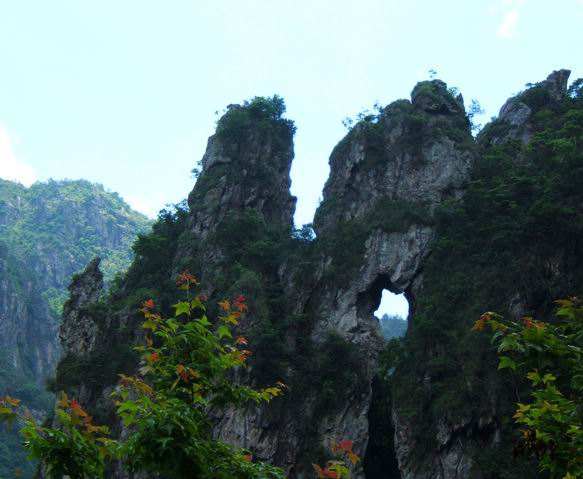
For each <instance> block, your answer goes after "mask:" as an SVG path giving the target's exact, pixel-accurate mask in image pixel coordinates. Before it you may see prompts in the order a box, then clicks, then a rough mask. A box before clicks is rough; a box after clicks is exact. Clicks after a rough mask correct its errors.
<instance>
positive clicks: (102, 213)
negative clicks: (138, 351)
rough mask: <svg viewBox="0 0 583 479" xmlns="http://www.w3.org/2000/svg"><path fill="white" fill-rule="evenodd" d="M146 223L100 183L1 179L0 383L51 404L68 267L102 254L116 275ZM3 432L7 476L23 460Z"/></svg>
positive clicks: (1, 457)
mask: <svg viewBox="0 0 583 479" xmlns="http://www.w3.org/2000/svg"><path fill="white" fill-rule="evenodd" d="M149 223H150V222H149V221H148V220H147V218H146V217H144V216H143V215H141V214H140V213H137V212H135V211H133V210H132V209H131V208H130V207H129V206H128V205H127V204H126V203H125V202H124V201H123V200H122V199H121V198H120V197H119V196H118V195H117V194H116V193H111V192H108V191H106V190H104V188H103V187H102V186H101V185H96V184H92V183H89V182H87V181H49V182H47V183H35V184H34V185H32V186H31V187H30V188H25V187H24V186H22V185H20V184H18V183H13V182H10V181H5V180H0V391H4V392H5V393H6V394H10V395H13V396H16V397H20V398H22V400H23V401H25V403H26V404H28V405H29V407H31V408H32V409H33V410H34V411H37V412H38V414H41V415H42V413H43V412H46V411H47V410H49V409H50V407H51V404H52V401H53V396H52V394H51V393H49V392H47V391H46V381H47V380H48V379H50V378H51V376H52V374H53V372H54V367H55V365H56V362H57V360H58V358H59V355H60V346H59V338H58V331H59V324H60V317H61V311H62V307H63V303H64V302H65V300H66V299H67V286H68V284H69V282H70V281H71V277H72V275H73V274H75V273H76V272H79V271H80V270H82V269H83V268H84V267H85V265H86V264H87V262H88V261H90V260H91V259H92V258H94V257H95V256H100V257H102V258H103V261H102V265H103V269H104V273H105V277H106V279H107V280H108V281H111V280H113V278H114V276H115V274H116V273H118V272H121V271H123V270H125V269H126V268H127V266H128V265H129V263H130V261H131V258H132V252H131V245H132V243H133V241H134V240H135V238H136V236H137V234H138V233H143V232H146V231H147V229H148V228H149ZM0 434H2V436H1V438H0V477H12V474H13V469H14V467H16V466H17V465H22V464H24V461H23V452H22V451H21V450H20V449H19V447H17V438H16V437H15V436H11V435H9V436H7V435H5V434H4V433H0ZM27 473H30V470H29V471H28V472H27Z"/></svg>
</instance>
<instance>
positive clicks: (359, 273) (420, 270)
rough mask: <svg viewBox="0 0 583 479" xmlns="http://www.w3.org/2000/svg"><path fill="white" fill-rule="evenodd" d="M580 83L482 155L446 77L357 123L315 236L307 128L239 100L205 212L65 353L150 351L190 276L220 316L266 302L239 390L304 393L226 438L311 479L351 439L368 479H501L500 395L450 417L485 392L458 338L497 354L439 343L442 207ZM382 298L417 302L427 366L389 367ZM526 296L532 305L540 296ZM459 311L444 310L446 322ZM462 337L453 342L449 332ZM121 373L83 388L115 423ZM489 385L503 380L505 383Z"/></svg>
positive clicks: (547, 84) (168, 236)
mask: <svg viewBox="0 0 583 479" xmlns="http://www.w3.org/2000/svg"><path fill="white" fill-rule="evenodd" d="M567 78H568V73H567V72H565V71H560V72H555V73H553V74H552V75H551V76H550V77H549V78H548V79H547V80H546V81H544V82H542V83H540V84H537V85H535V86H533V87H532V88H530V89H528V90H527V91H526V92H524V93H523V94H521V95H519V96H517V97H516V98H515V99H512V100H510V101H509V103H507V104H506V105H505V106H504V107H503V109H502V111H501V113H500V117H499V119H498V120H497V121H496V122H494V123H492V124H491V125H489V126H488V127H486V128H485V129H484V132H483V133H482V134H481V135H480V138H479V141H477V142H476V141H475V140H474V139H473V138H472V136H471V134H470V125H469V122H468V119H467V117H466V114H465V111H464V105H463V99H462V98H461V95H457V94H455V93H453V92H452V91H451V90H448V88H447V85H445V84H444V83H443V82H441V81H437V80H434V81H429V82H422V83H420V84H418V85H417V86H416V87H415V89H414V90H413V92H412V95H411V100H410V101H409V100H400V101H397V102H395V103H393V104H391V105H389V106H387V107H386V108H384V109H382V110H381V111H380V112H379V114H378V115H374V116H371V117H369V118H366V119H365V120H364V121H362V122H360V123H358V124H357V125H356V126H355V127H354V128H353V129H352V130H351V131H350V132H349V133H348V134H347V135H346V137H345V138H344V139H343V140H342V141H341V142H340V143H339V145H338V146H337V147H336V148H335V149H334V151H333V152H332V155H331V157H330V169H331V172H330V177H329V179H328V181H327V183H326V186H325V188H324V193H323V202H322V204H321V206H320V208H319V209H318V211H317V213H316V216H315V220H314V228H315V231H316V235H317V238H316V239H315V240H310V239H309V238H306V237H305V236H302V234H300V232H298V231H293V230H292V227H293V222H292V216H293V211H294V205H295V199H294V198H293V197H292V196H291V195H290V193H289V186H290V178H289V170H290V166H291V161H292V159H293V143H292V141H293V132H294V127H293V124H292V123H291V122H290V121H289V120H286V119H284V118H283V117H282V116H281V114H282V112H283V110H282V109H281V108H279V109H277V108H276V112H275V113H274V110H273V108H272V105H271V104H268V103H265V102H264V100H261V101H258V100H254V101H253V102H251V103H247V104H245V105H231V106H230V107H229V108H228V110H227V112H226V114H225V115H224V116H223V118H221V120H219V123H218V128H217V133H216V134H215V135H213V136H212V137H211V138H210V139H209V142H208V146H207V151H206V153H205V155H204V157H203V159H202V170H201V172H200V176H199V178H198V180H197V183H196V185H195V186H194V189H193V191H192V193H191V194H190V196H189V199H188V205H189V211H183V210H180V211H178V212H177V213H176V215H175V216H172V215H169V216H168V217H167V218H166V219H164V220H162V221H160V222H159V223H158V224H157V225H156V226H155V227H154V233H153V235H152V236H150V237H149V238H144V240H143V241H142V243H140V244H138V247H137V251H138V257H137V259H136V261H135V262H134V264H133V265H132V267H131V268H130V270H129V272H128V274H127V275H126V277H125V279H124V282H123V284H122V285H121V286H120V289H119V290H118V291H116V292H115V293H114V294H113V295H112V296H111V297H110V298H109V301H111V302H112V304H113V306H111V307H109V309H106V310H103V311H102V313H101V317H102V318H103V321H102V322H101V323H100V325H98V326H97V328H96V329H92V328H93V326H92V325H91V323H90V322H85V321H81V323H82V326H80V327H79V328H78V329H76V328H75V326H74V323H75V321H70V320H67V321H66V323H65V324H66V325H67V326H66V327H64V329H63V330H62V335H63V341H64V342H65V344H67V345H68V346H67V350H68V351H70V352H71V353H72V354H74V355H78V356H83V357H85V358H86V359H87V360H88V361H89V362H91V363H92V364H94V361H93V359H92V358H99V357H101V355H103V354H106V353H107V354H108V357H109V358H112V356H111V353H112V352H116V351H119V350H120V349H121V348H127V347H129V346H131V344H132V343H133V342H135V341H138V340H139V339H140V333H139V327H138V325H139V317H137V316H136V315H135V309H136V307H137V305H138V304H139V301H141V300H143V299H146V296H145V295H149V296H152V297H153V298H154V299H155V300H156V304H160V305H161V308H162V309H165V308H166V309H169V308H168V306H169V305H170V304H172V301H173V299H174V298H175V293H174V292H173V291H172V280H173V276H174V275H175V274H176V273H178V272H179V271H181V270H183V269H189V270H190V271H191V272H193V273H195V274H196V275H197V277H198V278H199V279H200V281H201V284H202V288H203V289H204V292H205V293H207V294H208V296H209V304H210V305H211V307H212V304H213V303H215V304H216V301H217V300H219V299H222V298H223V297H226V296H230V295H234V294H239V293H243V294H245V295H246V296H248V298H249V300H250V301H249V302H250V311H249V314H248V315H247V318H246V320H245V322H244V324H242V325H241V328H242V329H244V330H245V333H246V335H247V336H248V337H249V338H250V343H251V348H252V349H253V350H254V351H255V356H254V359H253V361H252V363H251V364H252V367H251V370H250V371H248V372H245V373H242V376H243V377H241V378H240V379H241V380H245V381H251V382H253V383H255V384H264V383H270V382H273V381H275V380H278V379H283V380H284V382H286V383H287V384H289V385H290V391H289V393H288V394H287V395H286V396H287V397H286V398H284V399H282V400H278V401H274V402H273V403H271V404H270V405H269V406H267V407H264V408H260V409H255V408H248V409H247V410H246V411H242V412H236V411H231V410H227V411H214V412H213V415H214V419H215V424H216V427H215V434H216V435H217V437H221V438H222V439H224V440H226V441H228V442H230V443H233V444H236V445H241V446H244V447H246V448H249V449H251V450H252V451H253V453H254V455H255V456H256V457H258V458H260V459H263V460H267V461H270V462H272V463H274V464H277V465H279V466H282V467H284V468H285V469H286V470H287V471H288V473H289V476H290V477H291V478H294V477H297V478H304V477H310V475H311V473H312V469H311V462H314V461H319V460H321V459H322V456H321V454H320V453H321V451H323V450H325V448H326V446H327V445H329V443H330V442H331V441H332V440H338V439H341V438H350V439H351V440H353V441H354V443H355V447H354V448H355V451H356V452H357V453H358V454H359V455H361V457H363V458H364V461H363V463H364V465H363V466H360V469H358V470H357V471H356V476H355V477H357V478H365V477H366V478H368V479H372V478H375V479H376V478H377V477H400V478H406V479H430V478H431V479H461V478H468V477H473V478H474V477H475V478H482V477H487V475H484V474H483V473H482V469H481V468H482V465H481V463H480V464H478V461H477V460H476V457H477V456H478V452H477V451H479V450H480V448H482V449H483V448H494V447H497V444H498V443H499V442H500V436H501V434H502V427H501V425H500V422H499V406H498V403H497V398H496V397H495V396H496V394H498V393H500V390H499V389H496V388H494V387H493V388H492V391H491V392H490V393H484V394H483V397H480V401H478V402H479V404H476V405H473V404H467V410H466V409H465V408H464V410H463V411H461V410H460V411H458V410H457V408H456V410H451V411H449V410H448V409H447V406H446V405H444V404H443V402H444V401H445V400H444V399H443V398H444V397H446V394H445V392H447V388H448V385H449V384H451V387H452V388H459V391H460V395H462V394H469V397H471V393H473V394H478V393H476V392H475V391H474V390H475V389H476V390H477V389H478V387H477V386H476V385H474V384H472V383H471V381H469V380H467V378H466V377H464V376H463V374H464V373H465V368H466V364H465V363H464V361H466V359H467V357H466V356H464V355H463V354H462V353H460V352H458V351H456V352H454V351H449V350H448V349H447V348H448V347H450V346H452V344H453V345H454V346H455V341H456V340H457V338H458V337H460V338H463V341H465V342H466V343H467V344H466V343H464V344H465V346H463V347H464V348H466V347H467V349H468V350H470V352H472V353H473V352H476V354H478V351H481V350H480V347H482V346H480V347H478V345H475V344H474V343H473V341H475V340H474V339H472V338H470V339H468V338H467V337H465V336H463V334H465V333H460V332H459V331H466V330H469V327H468V325H467V324H466V323H464V324H461V321H460V324H449V325H448V324H442V325H440V327H441V329H440V330H438V329H430V328H429V329H428V326H427V324H428V321H427V317H428V316H431V314H432V313H433V311H432V309H431V304H429V303H430V301H429V299H428V298H430V296H431V295H432V294H434V291H435V290H436V288H438V287H439V284H438V283H439V282H440V281H442V282H443V284H444V287H445V286H446V285H447V282H448V276H447V275H448V274H449V270H448V269H447V267H448V265H447V264H445V262H444V268H445V269H444V272H441V271H440V270H439V268H437V267H436V266H435V265H430V262H431V258H432V256H434V255H435V251H436V250H435V248H436V246H435V245H436V243H437V242H438V240H439V239H440V238H439V235H440V229H439V227H438V225H439V224H442V223H443V219H441V220H440V218H438V216H439V215H440V214H441V213H440V212H442V210H443V208H444V207H446V206H448V205H452V204H454V205H459V204H463V203H464V201H466V199H467V191H468V188H469V187H468V184H469V182H470V181H471V180H472V179H473V176H472V175H474V174H475V171H476V170H479V169H480V168H486V167H487V166H488V164H489V163H488V162H489V161H490V160H489V159H488V155H489V154H491V152H492V151H494V150H493V149H494V148H498V146H500V145H505V144H511V143H512V142H513V141H516V140H519V144H520V145H521V146H520V147H519V148H517V151H518V152H519V153H520V152H521V151H522V150H520V148H522V146H523V145H524V143H521V142H527V141H529V140H530V139H531V137H532V136H533V134H534V133H533V132H536V131H537V128H538V126H537V124H536V121H538V118H539V117H536V115H537V113H538V112H540V110H541V108H540V105H538V103H537V102H540V101H543V100H544V101H543V103H544V105H546V106H547V107H548V106H549V105H550V107H553V105H555V104H556V105H558V104H560V103H561V102H564V100H565V95H566V82H567ZM541 98H542V99H543V100H541ZM549 102H550V103H549ZM553 102H554V103H553ZM266 105H268V107H267V108H266V107H265V106H266ZM276 105H277V103H276ZM279 106H280V107H281V105H279ZM527 108H528V109H529V110H530V111H527ZM495 151H497V150H495ZM520 154H522V153H520ZM471 200H472V201H475V198H474V197H473V198H471ZM446 209H447V208H446ZM448 211H449V210H448ZM446 220H447V219H446ZM440 221H441V223H440ZM160 245H162V246H160ZM446 247H447V245H446ZM440 248H441V251H442V253H441V254H442V255H443V248H444V246H443V245H440ZM452 253H453V252H452ZM472 254H474V255H475V256H479V251H478V252H476V251H473V252H472ZM471 260H472V258H468V264H469V263H470V261H471ZM429 266H431V267H429ZM438 266H439V265H438ZM482 266H483V265H482ZM487 267H488V265H486V266H484V268H485V269H486V268H487ZM90 269H92V270H94V271H95V268H90ZM462 269H463V268H462ZM428 271H429V273H430V284H428V282H427V274H428ZM435 271H438V272H439V274H440V275H441V276H439V277H436V273H435ZM452 271H454V270H452ZM95 274H96V273H95ZM95 274H94V276H95ZM97 276H98V275H97ZM454 280H455V281H458V283H456V287H457V288H458V289H457V290H456V291H453V292H452V291H450V290H449V289H448V290H447V293H444V294H445V295H446V296H447V295H448V294H449V295H451V297H452V298H453V297H455V298H457V296H456V295H459V296H461V297H463V298H466V296H467V294H466V291H465V290H464V288H468V289H469V288H471V286H472V284H473V283H472V281H471V278H470V280H465V282H463V281H459V280H457V278H454ZM454 280H452V281H454ZM470 283H472V284H470ZM90 284H93V283H91V282H90ZM476 284H477V283H476ZM383 289H389V290H391V291H393V292H395V293H401V292H404V293H405V294H406V296H407V297H408V299H409V301H410V304H411V314H410V318H409V324H410V325H409V331H408V332H407V341H406V343H407V347H408V348H410V350H409V351H408V354H410V357H411V358H413V359H412V361H413V363H411V364H407V363H399V366H398V368H397V370H396V371H393V372H391V373H390V374H388V372H387V371H383V370H379V353H380V351H381V350H382V349H383V348H384V347H385V342H384V341H383V339H382V338H381V335H380V331H379V326H378V322H377V320H376V319H375V318H374V316H373V311H374V310H375V309H376V308H377V306H378V304H379V302H380V298H381V292H382V290H383ZM72 292H73V293H74V290H72ZM473 293H475V292H473ZM74 294H77V293H74ZM77 296H79V295H78V294H77ZM89 296H90V295H89ZM511 296H512V294H511ZM518 298H519V299H517V300H516V301H518V303H520V305H521V306H520V307H521V308H524V307H525V304H524V302H525V300H524V297H522V296H519V297H518ZM458 301H460V302H461V300H458ZM444 302H445V303H447V300H444ZM70 305H71V309H70V310H68V313H67V314H68V317H69V318H73V317H77V318H80V317H81V316H80V315H79V314H78V313H76V312H75V311H76V309H78V308H76V307H75V300H73V301H71V303H70ZM102 306H103V305H102ZM446 306H449V305H447V304H446ZM86 307H87V306H84V308H86ZM456 307H459V308H463V303H462V305H461V306H460V305H459V304H456ZM476 307H478V308H479V307H481V305H477V306H476ZM436 308H437V307H436ZM446 309H447V308H446ZM464 311H465V310H464ZM446 313H447V311H446ZM446 313H443V312H441V314H442V316H443V317H445V320H444V321H447V314H446ZM475 313H476V312H475V311H473V310H471V311H470V312H469V313H468V314H469V315H471V314H475ZM465 319H467V318H465ZM465 319H464V320H465ZM76 321H78V320H76ZM448 328H450V329H451V330H452V331H454V330H455V331H454V333H455V334H454V333H452V335H451V336H450V337H447V334H444V335H440V334H438V333H439V332H440V331H442V330H443V329H446V330H447V329H448ZM428 331H429V332H428ZM93 333H95V337H96V339H91V335H92V334H93ZM458 333H459V334H458ZM456 334H458V336H456ZM452 338H453V339H452ZM80 344H82V345H83V347H82V348H81V349H79V350H75V347H76V346H75V345H80ZM460 348H461V346H460ZM454 353H455V354H454ZM464 354H468V355H469V354H470V353H468V352H467V351H465V350H464ZM480 354H481V353H480ZM484 354H485V357H486V356H487V354H490V353H487V354H486V353H484ZM448 355H451V356H452V358H450V357H449V356H448ZM487 357H490V356H487ZM444 364H445V365H446V366H448V367H449V366H450V365H451V364H453V366H451V368H450V370H447V373H448V374H449V376H448V375H446V374H443V373H442V372H443V371H444V370H445V369H444V368H445V367H444V366H443V365H444ZM135 366H136V364H135V359H134V363H132V362H131V361H126V362H124V363H123V367H124V368H125V369H124V370H131V369H132V368H135ZM440 368H441V369H440ZM64 371H65V369H63V374H62V379H63V380H66V379H67V374H66V373H65V372H64ZM436 371H437V372H436ZM472 371H473V370H472ZM110 373H113V370H108V373H107V374H106V375H102V377H101V378H100V380H99V381H98V382H94V383H90V382H89V381H87V380H86V379H84V378H83V376H82V375H81V377H78V378H76V380H75V381H76V382H75V386H74V388H73V390H77V391H79V390H82V391H85V393H84V394H83V399H85V400H86V402H87V404H88V406H89V408H90V409H93V410H100V411H101V412H103V411H105V414H103V416H102V417H104V418H108V417H109V416H108V413H107V411H109V412H110V411H111V405H109V406H108V405H107V396H108V392H109V391H110V390H111V387H113V385H114V382H115V374H110ZM391 374H393V375H394V376H392V377H391V378H388V376H390V375H391ZM485 375H486V374H485ZM387 378H388V379H389V382H390V383H391V386H387V385H386V384H385V381H386V380H387ZM448 381H449V382H448ZM480 381H481V384H482V386H483V385H484V384H486V385H488V384H492V385H495V384H497V383H496V380H495V379H492V378H491V377H490V376H488V377H487V378H486V379H482V377H481V376H480ZM489 381H490V382H489ZM482 386H480V387H482ZM483 387H486V386H483ZM75 388H81V389H75ZM486 389H487V388H486ZM444 391H445V392H444ZM456 391H457V389H456ZM468 391H469V392H468ZM479 391H482V389H479ZM480 394H481V393H480ZM500 394H502V393H500ZM464 397H465V396H464ZM412 403H413V406H412ZM416 405H418V406H419V407H418V409H419V411H417V410H416V409H415V406H416ZM108 408H109V409H108ZM411 411H413V412H414V413H411ZM422 438H425V439H426V442H425V443H422V441H421V439H422ZM379 471H380V472H379ZM120 474H121V473H113V474H112V477H122V476H121V475H120ZM382 474H385V475H384V476H383V475H382Z"/></svg>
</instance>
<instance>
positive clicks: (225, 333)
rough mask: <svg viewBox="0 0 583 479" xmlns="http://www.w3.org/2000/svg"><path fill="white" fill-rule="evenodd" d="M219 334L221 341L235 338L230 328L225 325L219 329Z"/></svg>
mask: <svg viewBox="0 0 583 479" xmlns="http://www.w3.org/2000/svg"><path fill="white" fill-rule="evenodd" d="M217 334H218V335H219V339H223V338H232V337H233V335H232V334H231V330H230V329H229V328H228V326H225V325H224V324H223V325H221V326H219V328H218V329H217Z"/></svg>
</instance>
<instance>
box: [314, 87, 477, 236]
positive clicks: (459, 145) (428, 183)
mask: <svg viewBox="0 0 583 479" xmlns="http://www.w3.org/2000/svg"><path fill="white" fill-rule="evenodd" d="M456 96H457V98H456ZM411 98H412V100H411V101H408V100H398V101H395V102H393V103H391V104H390V105H388V106H387V107H385V108H384V109H383V110H381V112H380V113H379V115H377V116H375V117H374V118H371V119H369V118H365V119H364V120H362V121H361V122H359V123H357V124H356V125H355V126H354V128H352V129H351V130H350V131H349V132H348V134H347V135H346V137H345V138H343V139H342V141H341V142H340V143H339V144H338V145H337V146H336V148H335V149H334V151H333V152H332V155H331V156H330V177H329V178H328V181H327V182H326V185H325V187H324V192H323V197H324V201H323V203H322V205H321V206H320V207H319V208H318V211H317V212H316V217H315V219H314V224H315V227H316V230H317V232H318V234H320V233H321V232H323V230H326V229H330V228H334V227H335V225H337V224H338V223H339V222H341V221H346V220H352V219H354V218H357V217H360V218H362V217H364V216H365V215H366V214H368V213H371V212H373V211H375V210H376V209H378V207H379V206H380V203H379V202H381V201H389V202H393V203H394V202H397V201H405V202H409V203H424V204H427V206H429V207H430V208H432V206H433V205H435V204H437V203H439V202H440V201H442V200H443V199H444V198H445V197H447V196H452V195H453V196H457V195H458V193H459V191H460V188H461V187H462V185H463V184H464V182H465V181H466V179H467V176H468V172H469V168H470V166H471V164H472V161H473V156H474V151H473V150H474V147H475V144H474V140H473V138H472V136H471V133H470V128H469V122H468V119H467V117H466V114H465V110H464V106H463V100H462V98H461V95H459V94H457V92H455V91H452V90H450V89H448V88H447V85H446V84H445V83H444V82H442V81H440V80H432V81H426V82H421V83H418V84H417V86H415V88H414V89H413V92H412V94H411Z"/></svg>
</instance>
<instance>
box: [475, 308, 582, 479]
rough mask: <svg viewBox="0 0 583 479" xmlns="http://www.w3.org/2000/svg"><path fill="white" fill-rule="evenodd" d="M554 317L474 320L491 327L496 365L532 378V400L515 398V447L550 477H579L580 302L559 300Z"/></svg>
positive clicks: (487, 316) (493, 315)
mask: <svg viewBox="0 0 583 479" xmlns="http://www.w3.org/2000/svg"><path fill="white" fill-rule="evenodd" d="M556 303H557V304H558V309H557V312H556V320H555V321H553V322H543V321H537V320H534V319H533V318H531V317H524V318H521V320H520V321H512V320H508V319H504V318H502V317H501V316H500V315H498V314H496V313H491V312H490V313H485V314H483V315H482V316H481V317H480V319H479V320H478V321H476V323H475V325H474V330H477V331H481V330H483V329H484V328H485V327H487V326H488V327H489V328H490V329H491V330H492V331H493V333H494V334H493V338H492V340H493V342H494V343H496V344H497V345H498V354H499V357H500V361H499V366H498V369H510V370H512V371H515V372H517V373H519V374H521V375H523V376H524V377H525V378H527V379H528V381H529V382H530V384H531V386H532V389H531V393H530V397H531V400H530V401H529V402H525V403H521V402H520V403H518V404H517V409H516V413H515V414H514V419H515V421H516V424H517V425H518V426H519V427H520V430H521V435H522V440H521V442H520V444H518V445H517V447H516V452H523V453H528V454H532V455H534V456H535V457H536V458H537V459H538V463H539V467H540V469H541V470H543V471H548V472H549V473H550V475H551V477H552V478H564V479H573V478H581V477H583V302H582V301H581V300H579V299H577V298H570V299H565V300H559V301H557V302H556Z"/></svg>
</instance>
